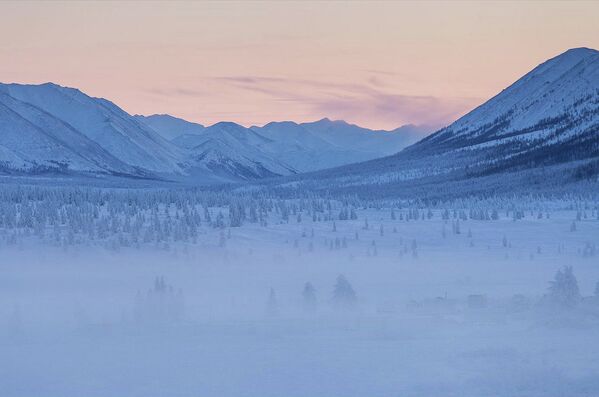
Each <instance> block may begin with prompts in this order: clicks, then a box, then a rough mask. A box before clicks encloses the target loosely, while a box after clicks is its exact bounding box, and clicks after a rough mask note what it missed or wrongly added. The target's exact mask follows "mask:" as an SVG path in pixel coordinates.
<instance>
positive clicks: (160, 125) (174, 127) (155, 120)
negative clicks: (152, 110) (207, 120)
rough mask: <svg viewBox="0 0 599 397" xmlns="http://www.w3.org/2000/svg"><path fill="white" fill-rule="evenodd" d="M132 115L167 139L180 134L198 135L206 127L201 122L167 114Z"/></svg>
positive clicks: (170, 139)
mask: <svg viewBox="0 0 599 397" xmlns="http://www.w3.org/2000/svg"><path fill="white" fill-rule="evenodd" d="M134 117H135V118H136V119H137V120H139V121H141V122H142V123H144V124H145V125H147V126H148V127H150V128H152V129H153V130H154V131H156V132H157V133H159V134H160V135H162V137H163V138H165V139H167V140H169V141H172V140H173V139H175V138H177V137H180V136H182V135H199V134H201V133H202V132H203V131H204V129H205V128H206V127H204V126H203V125H201V124H197V123H192V122H189V121H186V120H183V119H179V118H177V117H173V116H170V115H168V114H153V115H151V116H142V115H139V114H136V115H135V116H134Z"/></svg>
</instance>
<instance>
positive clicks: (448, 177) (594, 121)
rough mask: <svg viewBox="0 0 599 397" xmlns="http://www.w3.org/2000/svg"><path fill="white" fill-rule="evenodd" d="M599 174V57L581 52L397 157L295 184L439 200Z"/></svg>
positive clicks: (546, 66) (541, 69)
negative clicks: (463, 194)
mask: <svg viewBox="0 0 599 397" xmlns="http://www.w3.org/2000/svg"><path fill="white" fill-rule="evenodd" d="M598 174H599V52H598V51H596V50H592V49H588V48H576V49H572V50H568V51H566V52H565V53H563V54H561V55H559V56H557V57H555V58H552V59H550V60H548V61H546V62H544V63H542V64H541V65H539V66H537V67H536V68H534V69H533V70H532V71H530V72H529V73H527V74H526V75H524V76H523V77H522V78H520V79H519V80H518V81H516V82H515V83H513V84H512V85H511V86H509V87H508V88H506V89H505V90H503V91H502V92H501V93H499V94H498V95H496V96H495V97H493V98H491V99H490V100H489V101H487V102H485V103H484V104H482V105H481V106H479V107H478V108H476V109H474V110H472V111H471V112H470V113H468V114H466V115H465V116H463V117H462V118H460V119H459V120H457V121H455V122H454V123H452V124H451V125H449V126H447V127H445V128H442V129H440V130H439V131H437V132H435V133H434V134H432V135H429V136H428V137H426V138H424V139H422V140H420V141H419V142H417V143H415V144H414V145H411V146H409V147H407V148H406V149H404V150H402V151H401V152H399V153H398V154H395V155H392V156H388V157H384V158H380V159H376V160H372V161H368V162H364V163H359V164H352V165H348V166H344V167H339V168H335V169H331V170H325V171H320V172H316V173H312V174H306V175H302V176H300V177H297V178H295V179H296V180H300V181H303V185H302V186H303V188H307V187H308V186H311V187H312V188H318V186H326V187H327V189H332V188H333V187H334V188H335V189H337V190H340V191H345V192H348V193H349V192H352V193H358V192H369V193H372V192H375V191H376V194H378V195H381V196H385V195H386V196H392V195H396V196H398V195H399V196H400V195H401V194H408V192H410V194H418V195H420V197H423V196H432V197H434V196H441V195H450V194H453V193H458V192H459V190H460V189H466V190H468V191H470V192H474V191H485V192H490V191H493V192H501V191H509V190H510V189H512V188H515V187H518V188H522V189H527V188H533V187H535V188H537V187H538V188H539V189H542V188H543V187H544V186H549V185H552V186H557V185H559V184H564V183H569V182H576V181H580V180H583V179H587V180H589V178H590V180H591V181H596V180H597V175H598ZM294 186H297V185H294ZM374 187H376V190H375V189H373V188H374ZM462 193H463V192H462Z"/></svg>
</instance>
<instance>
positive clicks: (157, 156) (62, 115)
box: [0, 83, 182, 173]
mask: <svg viewBox="0 0 599 397" xmlns="http://www.w3.org/2000/svg"><path fill="white" fill-rule="evenodd" d="M0 92H3V93H5V94H7V95H9V96H11V97H13V98H15V99H17V100H19V101H21V102H24V103H28V104H30V105H32V106H35V107H37V108H38V109H41V110H42V111H43V112H45V113H47V114H49V115H51V116H53V117H54V118H56V119H58V120H60V121H62V122H63V123H66V124H68V125H69V126H71V127H72V128H73V129H75V130H77V131H79V132H80V133H81V134H83V135H85V136H86V137H87V138H89V139H91V140H93V141H94V142H96V143H97V144H98V145H99V146H101V147H102V148H103V149H104V150H106V151H107V152H109V153H111V154H112V155H113V156H114V157H116V158H119V159H121V160H122V161H124V162H126V163H127V164H129V165H131V166H133V167H138V168H142V169H145V170H149V171H152V172H159V173H181V172H182V170H181V168H180V166H179V164H178V162H179V159H180V158H181V157H182V152H181V151H180V149H179V148H177V147H176V146H174V145H171V144H170V143H169V142H168V141H166V140H165V139H163V138H162V137H161V136H159V135H158V134H157V133H155V132H154V131H153V130H151V129H148V128H144V125H143V124H142V123H140V122H138V121H136V120H135V119H134V118H133V117H131V116H130V115H129V114H127V113H126V112H124V111H123V110H122V109H120V108H119V107H117V106H116V105H114V104H113V103H112V102H109V101H107V100H105V99H101V98H91V97H89V96H87V95H85V94H84V93H82V92H81V91H79V90H76V89H73V88H65V87H61V86H58V85H56V84H51V83H47V84H42V85H39V86H36V85H21V84H2V85H0Z"/></svg>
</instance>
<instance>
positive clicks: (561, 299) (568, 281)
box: [549, 266, 580, 307]
mask: <svg viewBox="0 0 599 397" xmlns="http://www.w3.org/2000/svg"><path fill="white" fill-rule="evenodd" d="M549 297H550V299H551V301H552V302H554V303H556V304H558V305H561V306H566V307H572V306H574V305H576V303H578V300H579V299H580V291H579V289H578V281H577V280H576V277H575V276H574V271H573V270H572V266H564V268H563V269H559V270H558V271H557V273H556V274H555V277H554V279H553V281H551V282H550V285H549Z"/></svg>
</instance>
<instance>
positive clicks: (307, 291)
mask: <svg viewBox="0 0 599 397" xmlns="http://www.w3.org/2000/svg"><path fill="white" fill-rule="evenodd" d="M302 299H303V306H304V310H305V311H306V312H314V311H315V310H316V288H314V286H313V285H312V283H310V282H307V283H306V284H304V290H303V291H302Z"/></svg>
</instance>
